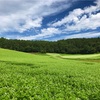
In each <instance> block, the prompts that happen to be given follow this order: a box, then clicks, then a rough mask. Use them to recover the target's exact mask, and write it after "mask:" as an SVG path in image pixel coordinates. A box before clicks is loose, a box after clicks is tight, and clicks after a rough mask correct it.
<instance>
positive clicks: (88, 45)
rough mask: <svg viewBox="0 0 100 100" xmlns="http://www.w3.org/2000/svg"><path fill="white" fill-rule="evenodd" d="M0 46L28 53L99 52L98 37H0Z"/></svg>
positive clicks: (99, 42)
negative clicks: (45, 39) (63, 38)
mask: <svg viewBox="0 0 100 100" xmlns="http://www.w3.org/2000/svg"><path fill="white" fill-rule="evenodd" d="M0 48H5V49H11V50H17V51H22V52H30V53H31V52H40V53H46V52H48V53H67V54H93V53H100V38H78V39H77V38H76V39H67V40H58V41H42V40H31V41H30V40H12V39H5V38H0Z"/></svg>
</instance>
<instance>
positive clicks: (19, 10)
mask: <svg viewBox="0 0 100 100" xmlns="http://www.w3.org/2000/svg"><path fill="white" fill-rule="evenodd" d="M0 37H5V38H8V39H21V40H49V41H56V40H60V39H69V38H91V37H100V0H0Z"/></svg>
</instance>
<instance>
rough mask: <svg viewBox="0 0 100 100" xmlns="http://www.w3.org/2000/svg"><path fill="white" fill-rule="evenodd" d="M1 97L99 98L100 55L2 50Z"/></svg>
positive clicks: (33, 99) (9, 99) (11, 99)
mask: <svg viewBox="0 0 100 100" xmlns="http://www.w3.org/2000/svg"><path fill="white" fill-rule="evenodd" d="M0 100H100V54H93V55H67V54H50V53H47V54H28V53H22V52H17V51H12V50H6V49H0Z"/></svg>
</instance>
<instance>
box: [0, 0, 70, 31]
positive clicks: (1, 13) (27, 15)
mask: <svg viewBox="0 0 100 100" xmlns="http://www.w3.org/2000/svg"><path fill="white" fill-rule="evenodd" d="M69 1H70V0H0V32H1V33H3V32H9V31H17V32H21V33H22V32H24V31H26V30H28V29H31V28H33V27H34V28H35V27H36V28H38V27H41V25H42V20H43V17H44V16H48V15H51V14H55V13H58V12H60V11H61V10H64V9H67V8H68V7H70V5H71V2H69ZM61 3H62V4H63V6H60V4H61Z"/></svg>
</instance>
